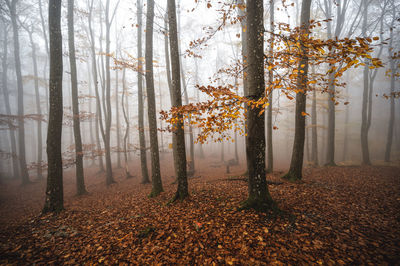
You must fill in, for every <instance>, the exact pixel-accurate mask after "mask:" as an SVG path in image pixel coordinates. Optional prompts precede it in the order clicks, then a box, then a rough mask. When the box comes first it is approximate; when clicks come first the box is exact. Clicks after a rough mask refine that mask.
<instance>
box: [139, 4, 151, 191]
mask: <svg viewBox="0 0 400 266" xmlns="http://www.w3.org/2000/svg"><path fill="white" fill-rule="evenodd" d="M137 11H138V12H137V13H138V15H137V23H138V28H137V29H138V43H137V45H138V46H137V50H138V58H142V1H141V0H137ZM138 69H139V71H138V74H137V79H138V114H139V147H140V166H141V169H142V184H146V183H150V179H149V171H148V169H147V156H146V139H145V134H144V106H143V77H142V75H143V73H144V71H143V64H142V61H141V60H139V61H138ZM141 72H143V73H141Z"/></svg>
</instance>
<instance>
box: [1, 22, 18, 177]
mask: <svg viewBox="0 0 400 266" xmlns="http://www.w3.org/2000/svg"><path fill="white" fill-rule="evenodd" d="M3 25H4V24H3ZM2 28H3V58H2V79H1V80H2V88H3V96H4V103H5V108H6V114H7V115H8V116H10V115H11V105H10V97H9V93H8V80H7V72H8V62H7V58H8V38H7V37H8V30H9V27H7V26H6V25H4V26H3V27H2ZM9 135H10V142H11V156H12V165H13V175H14V178H18V177H19V163H18V155H17V144H16V142H15V134H14V129H13V128H12V127H11V126H10V127H9Z"/></svg>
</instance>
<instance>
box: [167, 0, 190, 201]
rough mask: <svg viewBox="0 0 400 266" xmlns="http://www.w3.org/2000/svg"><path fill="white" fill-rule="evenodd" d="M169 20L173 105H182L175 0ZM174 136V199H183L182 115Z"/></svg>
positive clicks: (170, 1) (185, 183) (170, 0)
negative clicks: (175, 184)
mask: <svg viewBox="0 0 400 266" xmlns="http://www.w3.org/2000/svg"><path fill="white" fill-rule="evenodd" d="M168 22H169V34H170V47H171V68H172V80H171V85H172V93H173V94H172V101H173V102H172V106H173V107H179V106H182V96H181V95H182V94H181V84H180V62H179V61H180V60H179V59H180V58H179V48H178V32H177V23H176V7H175V0H168ZM173 134H174V138H175V140H176V146H175V149H174V150H173V152H174V153H175V154H176V155H175V156H174V159H175V172H176V176H177V179H178V189H177V191H176V194H175V196H174V198H173V200H183V199H184V198H186V197H187V196H189V192H188V181H187V173H186V149H185V131H184V124H183V117H182V115H179V116H178V122H177V123H176V124H174V132H173Z"/></svg>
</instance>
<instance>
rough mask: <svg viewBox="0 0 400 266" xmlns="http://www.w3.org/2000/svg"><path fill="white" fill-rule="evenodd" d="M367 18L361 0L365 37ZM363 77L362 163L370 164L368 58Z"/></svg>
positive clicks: (366, 11)
mask: <svg viewBox="0 0 400 266" xmlns="http://www.w3.org/2000/svg"><path fill="white" fill-rule="evenodd" d="M367 20H368V3H367V1H363V23H362V36H363V37H367ZM363 79H364V92H363V101H362V110H361V151H362V163H363V164H367V165H370V164H371V160H370V158H369V147H368V98H369V97H368V93H369V66H368V59H365V66H364V71H363Z"/></svg>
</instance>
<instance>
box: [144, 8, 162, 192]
mask: <svg viewBox="0 0 400 266" xmlns="http://www.w3.org/2000/svg"><path fill="white" fill-rule="evenodd" d="M153 24H154V0H149V1H148V2H147V19H146V53H145V63H146V89H147V113H148V118H149V127H150V154H151V171H152V173H151V174H152V185H153V186H152V191H151V193H150V196H151V197H155V196H157V195H159V194H160V193H161V192H162V191H164V190H163V187H162V181H161V173H160V155H159V150H158V136H157V118H156V99H155V92H154V76H153V75H154V73H153Z"/></svg>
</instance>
